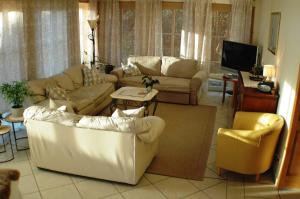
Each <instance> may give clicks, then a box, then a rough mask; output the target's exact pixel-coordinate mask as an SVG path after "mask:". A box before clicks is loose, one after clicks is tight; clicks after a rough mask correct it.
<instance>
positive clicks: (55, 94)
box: [46, 86, 70, 101]
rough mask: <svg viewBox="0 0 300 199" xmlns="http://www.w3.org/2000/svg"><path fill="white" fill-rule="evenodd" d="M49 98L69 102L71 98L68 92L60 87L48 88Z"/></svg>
mask: <svg viewBox="0 0 300 199" xmlns="http://www.w3.org/2000/svg"><path fill="white" fill-rule="evenodd" d="M46 92H47V96H48V97H49V98H51V99H54V100H69V101H70V97H69V95H68V93H67V91H66V90H65V89H63V88H60V87H58V86H48V87H47V89H46Z"/></svg>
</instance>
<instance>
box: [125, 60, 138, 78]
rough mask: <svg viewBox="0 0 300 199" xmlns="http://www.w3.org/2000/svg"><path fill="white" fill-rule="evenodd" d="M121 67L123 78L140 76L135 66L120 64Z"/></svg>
mask: <svg viewBox="0 0 300 199" xmlns="http://www.w3.org/2000/svg"><path fill="white" fill-rule="evenodd" d="M121 66H122V69H123V71H124V76H125V77H130V76H139V75H142V73H141V71H140V69H139V68H138V67H137V66H136V65H135V64H132V63H128V64H127V65H126V64H123V63H121Z"/></svg>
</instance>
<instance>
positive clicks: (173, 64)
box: [161, 56, 198, 79]
mask: <svg viewBox="0 0 300 199" xmlns="http://www.w3.org/2000/svg"><path fill="white" fill-rule="evenodd" d="M197 68H198V67H197V61H196V60H193V59H181V58H177V57H166V56H165V57H163V58H162V66H161V72H162V74H163V75H165V76H168V77H179V78H187V79H190V78H192V77H193V76H194V75H195V74H196V73H197V72H198V69H197Z"/></svg>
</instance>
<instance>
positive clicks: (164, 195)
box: [152, 184, 169, 199]
mask: <svg viewBox="0 0 300 199" xmlns="http://www.w3.org/2000/svg"><path fill="white" fill-rule="evenodd" d="M152 186H153V187H154V188H155V189H156V190H157V191H158V192H160V193H161V194H162V195H163V197H165V198H166V199H169V198H168V196H167V195H166V194H164V193H163V192H162V191H161V190H160V189H159V188H158V187H156V186H155V184H153V185H152Z"/></svg>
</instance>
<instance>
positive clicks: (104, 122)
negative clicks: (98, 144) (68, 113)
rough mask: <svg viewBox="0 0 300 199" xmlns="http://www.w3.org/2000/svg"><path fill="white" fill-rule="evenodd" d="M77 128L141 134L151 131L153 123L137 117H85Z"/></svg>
mask: <svg viewBox="0 0 300 199" xmlns="http://www.w3.org/2000/svg"><path fill="white" fill-rule="evenodd" d="M76 126H77V127H83V128H91V129H101V130H107V131H118V132H128V133H135V134H139V133H143V132H146V131H148V130H150V128H151V123H150V122H147V121H146V120H144V119H143V118H137V117H115V118H113V117H105V116H83V117H82V118H81V119H80V121H79V122H78V124H77V125H76Z"/></svg>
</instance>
